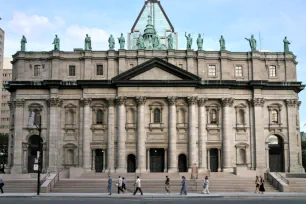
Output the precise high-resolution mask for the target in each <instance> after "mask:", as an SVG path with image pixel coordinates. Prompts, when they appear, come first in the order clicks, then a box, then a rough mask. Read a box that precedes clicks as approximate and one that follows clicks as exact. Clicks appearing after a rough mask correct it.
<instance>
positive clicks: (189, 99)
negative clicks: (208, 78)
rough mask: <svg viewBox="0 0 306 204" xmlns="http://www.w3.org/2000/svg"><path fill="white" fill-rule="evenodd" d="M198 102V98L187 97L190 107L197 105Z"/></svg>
mask: <svg viewBox="0 0 306 204" xmlns="http://www.w3.org/2000/svg"><path fill="white" fill-rule="evenodd" d="M197 101H198V97H197V96H188V97H187V103H188V105H189V106H191V105H196V104H197Z"/></svg>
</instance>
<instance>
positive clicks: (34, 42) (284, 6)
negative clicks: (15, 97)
mask: <svg viewBox="0 0 306 204" xmlns="http://www.w3.org/2000/svg"><path fill="white" fill-rule="evenodd" d="M160 2H161V4H162V5H163V8H164V10H165V12H166V13H167V15H168V17H169V19H170V21H171V22H172V24H173V26H174V28H175V30H176V31H177V32H178V33H179V48H184V47H185V44H186V40H185V37H184V33H185V31H187V32H188V33H191V34H192V35H193V37H194V38H195V37H196V35H197V34H198V33H204V49H205V50H219V43H218V41H219V38H220V35H223V36H224V38H225V40H226V47H227V49H228V50H230V51H242V52H245V51H249V49H250V48H249V44H248V42H247V41H246V40H245V39H244V38H245V37H247V38H249V37H250V36H251V34H254V36H255V38H257V41H258V42H259V40H258V38H259V33H260V36H261V43H260V44H261V50H270V51H275V52H277V51H283V42H282V41H283V39H284V37H285V36H287V37H288V39H289V40H290V41H292V43H291V45H290V49H291V51H293V52H294V54H295V55H296V56H297V61H298V65H297V75H298V76H297V77H298V80H299V81H302V82H303V83H304V84H306V67H305V66H306V12H305V8H306V1H305V0H290V1H288V0H256V1H254V0H188V1H185V0H161V1H160ZM143 4H144V0H86V1H76V0H43V1H42V0H27V1H19V0H0V17H1V18H2V20H1V21H0V28H2V29H3V30H4V31H5V33H6V39H5V40H6V41H5V57H9V56H11V55H12V54H14V53H15V52H16V51H17V50H19V49H20V39H21V37H22V35H25V36H26V38H27V41H28V43H27V50H33V51H50V50H51V49H52V42H53V39H54V35H55V34H57V35H58V36H59V38H60V39H61V50H65V51H72V50H73V48H82V47H83V46H84V38H85V34H86V33H88V34H89V35H90V36H91V39H92V47H93V49H94V50H106V49H107V48H108V44H107V39H108V37H109V35H110V34H113V35H114V36H119V35H120V33H124V34H125V36H127V33H128V32H129V31H130V29H131V27H132V25H133V23H134V22H135V20H136V18H137V16H138V14H139V12H140V10H141V8H142V6H143ZM116 46H118V43H117V44H116ZM194 46H195V45H194ZM299 98H300V100H301V101H302V105H301V107H300V117H301V119H300V124H301V130H302V131H306V126H305V127H303V125H304V124H305V123H306V90H305V91H302V92H301V93H300V94H299Z"/></svg>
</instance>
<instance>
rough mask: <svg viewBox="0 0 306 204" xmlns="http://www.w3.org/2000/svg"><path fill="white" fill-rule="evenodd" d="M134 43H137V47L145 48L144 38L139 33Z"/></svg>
mask: <svg viewBox="0 0 306 204" xmlns="http://www.w3.org/2000/svg"><path fill="white" fill-rule="evenodd" d="M136 45H137V49H145V46H144V40H143V37H142V35H141V34H139V37H138V38H137V43H136Z"/></svg>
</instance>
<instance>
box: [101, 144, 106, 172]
mask: <svg viewBox="0 0 306 204" xmlns="http://www.w3.org/2000/svg"><path fill="white" fill-rule="evenodd" d="M105 154H106V151H105V149H104V150H103V169H102V172H105V163H106V162H105Z"/></svg>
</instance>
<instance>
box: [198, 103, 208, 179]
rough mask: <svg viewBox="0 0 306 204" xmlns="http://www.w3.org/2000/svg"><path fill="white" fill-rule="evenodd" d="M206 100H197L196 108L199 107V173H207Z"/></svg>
mask: <svg viewBox="0 0 306 204" xmlns="http://www.w3.org/2000/svg"><path fill="white" fill-rule="evenodd" d="M207 100H208V99H207V98H199V99H198V107H199V111H198V112H199V114H198V117H199V128H198V131H199V172H200V173H202V172H206V171H207V154H206V153H207V150H206V142H207V131H206V128H205V127H206V112H205V107H204V106H205V103H206V101H207Z"/></svg>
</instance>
